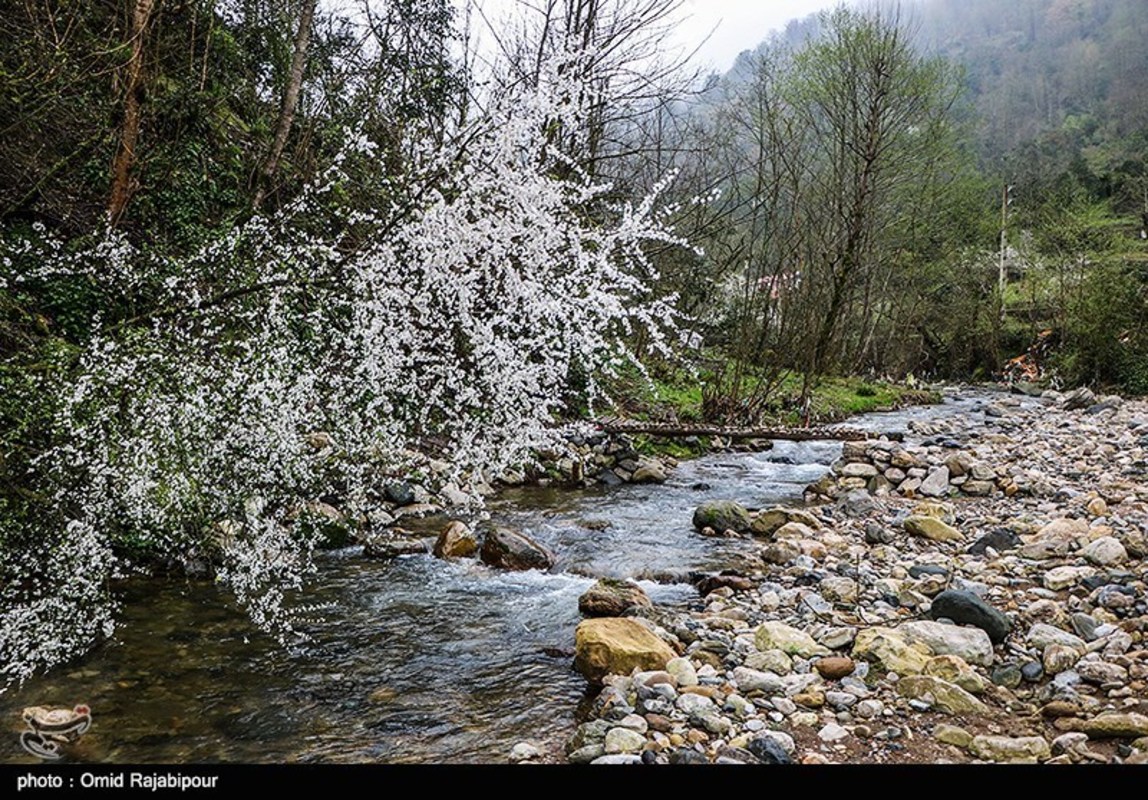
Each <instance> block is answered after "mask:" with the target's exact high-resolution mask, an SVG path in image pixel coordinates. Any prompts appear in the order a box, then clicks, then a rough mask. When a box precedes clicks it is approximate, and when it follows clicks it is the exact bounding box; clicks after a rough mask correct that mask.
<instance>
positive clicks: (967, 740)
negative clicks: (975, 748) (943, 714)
mask: <svg viewBox="0 0 1148 800" xmlns="http://www.w3.org/2000/svg"><path fill="white" fill-rule="evenodd" d="M933 738H934V739H936V740H937V741H938V742H944V743H945V744H951V745H954V746H956V747H959V748H961V749H962V750H964V749H965V748H967V747H968V746H969V745H970V744H972V743H973V735H972V734H971V733H969V732H968V731H966V730H965V729H964V728H958V727H957V726H956V725H945V724H944V723H941V724H940V725H938V726H937V727H936V728H934V729H933Z"/></svg>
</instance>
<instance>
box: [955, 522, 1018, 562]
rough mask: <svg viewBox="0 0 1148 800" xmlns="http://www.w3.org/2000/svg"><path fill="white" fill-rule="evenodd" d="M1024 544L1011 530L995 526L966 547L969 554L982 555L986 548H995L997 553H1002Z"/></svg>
mask: <svg viewBox="0 0 1148 800" xmlns="http://www.w3.org/2000/svg"><path fill="white" fill-rule="evenodd" d="M1022 544H1024V541H1023V540H1022V539H1021V538H1020V537H1019V536H1017V535H1016V534H1015V533H1013V532H1012V531H1010V530H1008V529H1007V528H997V529H996V530H995V531H992V532H991V533H987V534H985V535H984V536H982V537H981V538H980V539H977V541H976V542H975V543H974V544H973V545H972V546H971V547H969V549H968V551H967V552H968V553H969V555H974V556H983V555H984V554H985V551H986V550H988V548H990V547H991V548H992V549H993V550H996V551H997V552H998V553H1004V552H1007V551H1009V550H1015V549H1016V548H1018V547H1020V546H1021V545H1022Z"/></svg>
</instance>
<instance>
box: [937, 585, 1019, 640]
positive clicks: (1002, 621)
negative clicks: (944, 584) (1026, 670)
mask: <svg viewBox="0 0 1148 800" xmlns="http://www.w3.org/2000/svg"><path fill="white" fill-rule="evenodd" d="M929 616H930V617H932V618H933V619H951V620H952V621H953V622H957V623H960V624H962V625H972V626H974V627H976V628H980V629H981V630H982V631H984V632H985V633H987V634H988V635H989V640H990V641H991V642H992V643H993V644H1000V643H1001V642H1003V641H1004V640H1005V637H1006V636H1008V633H1009V631H1010V630H1012V622H1010V621H1009V618H1008V617H1006V616H1005V615H1004V614H1002V613H1001V612H1000V611H997V610H996V609H995V608H993V607H992V606H990V605H989V604H988V603H986V602H985V601H984V600H982V599H981V598H979V597H977V596H976V595H975V594H973V593H972V592H966V591H962V590H959V589H948V590H946V591H944V592H941V593H940V594H939V595H937V596H936V597H934V598H933V602H932V605H931V606H930V607H929Z"/></svg>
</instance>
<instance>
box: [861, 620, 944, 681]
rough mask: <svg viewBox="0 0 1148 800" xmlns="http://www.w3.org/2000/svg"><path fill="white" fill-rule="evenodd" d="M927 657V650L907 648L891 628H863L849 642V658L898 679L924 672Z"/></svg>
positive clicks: (916, 645) (923, 647)
mask: <svg viewBox="0 0 1148 800" xmlns="http://www.w3.org/2000/svg"><path fill="white" fill-rule="evenodd" d="M931 655H932V653H931V652H930V651H929V649H928V648H927V647H925V646H924V645H920V644H915V645H913V644H909V642H908V640H907V639H906V638H905V635H904V634H902V633H899V632H897V631H895V630H893V629H892V628H882V627H873V628H866V629H865V630H863V631H860V632H859V633H858V634H857V638H856V639H855V640H854V641H853V658H855V659H858V660H861V661H868V662H870V663H872V664H874V665H876V666H878V667H880V668H881V669H883V670H885V671H886V672H896V673H897V674H898V675H901V676H904V675H919V674H920V673H922V672H924V671H925V665H926V664H928V663H929V657H930V656H931Z"/></svg>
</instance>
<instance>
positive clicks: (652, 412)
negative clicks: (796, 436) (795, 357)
mask: <svg viewBox="0 0 1148 800" xmlns="http://www.w3.org/2000/svg"><path fill="white" fill-rule="evenodd" d="M708 378H709V375H707V374H706V373H705V372H702V373H697V374H695V373H690V372H688V371H686V370H671V369H664V370H661V371H658V372H656V373H655V374H654V375H653V386H651V385H650V384H649V382H647V381H646V380H645V379H644V378H642V376H641V375H639V374H638V373H637V371H636V370H634V371H632V372H631V373H628V374H626V375H623V376H620V377H619V379H618V380H617V381H616V383H615V385H614V386H612V387H611V390H612V395H613V397H614V398H615V400H616V401H617V403H618V408H617V409H616V410H615V412H614V413H618V414H619V415H621V416H624V417H626V418H629V419H634V420H641V421H655V422H656V421H667V420H676V421H677V422H679V423H689V422H700V423H705V422H712V421H713V420H707V419H705V415H704V412H703V405H702V392H703V387H704V386H705V382H706V381H707V379H708ZM749 380H750V381H752V380H753V379H749ZM754 385H755V384H754V383H753V382H748V383H747V388H753V386H754ZM801 388H802V378H801V376H800V375H797V374H793V373H791V374H788V375H786V376H785V377H784V378H783V379H782V381H781V384H780V386H779V387H778V388H777V390H776V391H775V393H774V397H773V400H772V401H771V403H770V406H769V408H768V412H767V418H765V419H762V420H761V424H762V425H763V426H767V425H778V426H781V425H786V426H794V425H801V424H802V423H803V420H802V418H801V414H800V408H799V407H800V397H801ZM936 402H940V397H939V396H938V395H937V394H936V393H935V392H929V391H927V390H921V389H919V388H915V387H909V386H905V385H901V384H892V383H886V382H881V381H871V380H865V379H863V378H859V377H827V378H823V379H822V380H821V381H820V382H819V383H818V385H817V387H816V388H815V389H814V392H813V398H812V402H811V409H810V410H811V418H810V422H811V423H812V424H822V423H827V422H838V421H840V420H843V419H845V418H847V417H850V416H852V415H854V414H864V413H866V412H870V411H880V410H883V409H894V408H897V407H900V406H904V405H914V404H920V403H936ZM647 446H649V447H656V448H657V450H658V452H662V453H666V454H668V455H673V456H675V457H689V456H691V455H696V454H697V452H696V450H697V448H691V447H687V446H684V445H681V444H680V443H678V444H674V443H672V442H671V443H666V444H655V443H652V442H651V443H647ZM703 449H704V448H703Z"/></svg>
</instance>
